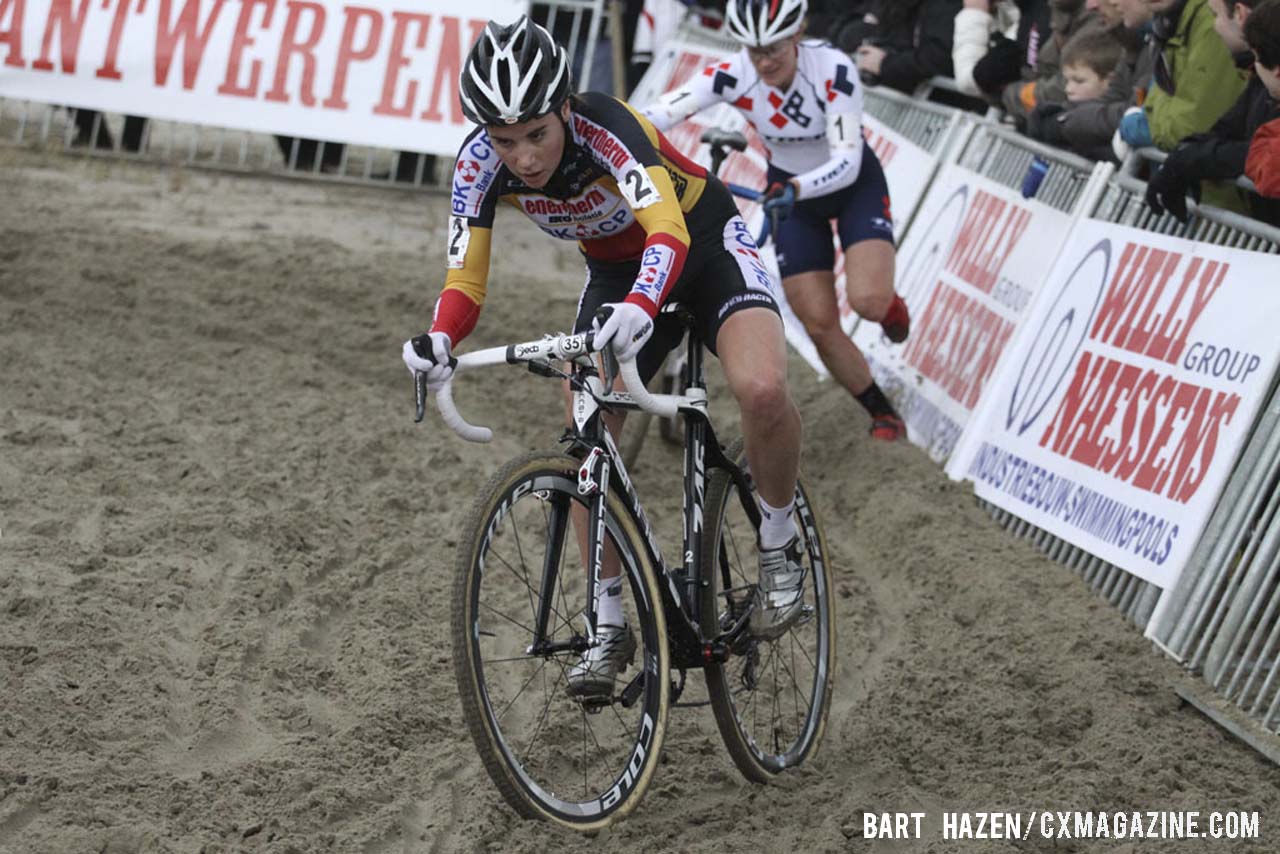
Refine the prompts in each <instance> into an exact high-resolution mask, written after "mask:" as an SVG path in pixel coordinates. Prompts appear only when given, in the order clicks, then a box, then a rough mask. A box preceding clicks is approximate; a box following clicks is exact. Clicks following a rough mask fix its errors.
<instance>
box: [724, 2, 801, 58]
mask: <svg viewBox="0 0 1280 854" xmlns="http://www.w3.org/2000/svg"><path fill="white" fill-rule="evenodd" d="M808 11H809V4H808V2H806V0H729V2H728V3H727V4H726V5H725V10H724V12H725V14H724V28H725V30H726V31H727V32H728V33H729V36H730V37H731V38H732V39H733V40H734V41H736V42H739V43H741V44H743V45H745V46H746V47H765V46H766V45H771V44H773V43H774V42H779V41H782V40H783V39H785V38H786V37H787V36H791V35H795V34H796V33H798V32H800V27H801V26H803V24H804V16H805V15H806V14H807V13H808Z"/></svg>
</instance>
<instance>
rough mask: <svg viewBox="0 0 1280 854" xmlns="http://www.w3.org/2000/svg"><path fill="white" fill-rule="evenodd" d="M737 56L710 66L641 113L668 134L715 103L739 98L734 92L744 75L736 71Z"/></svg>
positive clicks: (660, 97) (662, 96)
mask: <svg viewBox="0 0 1280 854" xmlns="http://www.w3.org/2000/svg"><path fill="white" fill-rule="evenodd" d="M736 61H737V57H734V58H732V59H730V60H726V61H724V62H719V63H717V64H715V65H709V66H707V67H706V68H704V69H703V70H702V71H701V72H699V73H697V74H694V75H693V76H692V77H690V78H689V79H688V80H687V81H685V83H684V84H683V85H681V86H678V87H676V88H675V89H672V90H671V91H670V92H666V93H664V94H662V95H660V96H659V97H658V99H657V100H656V101H654V102H653V103H651V104H649V105H648V106H646V107H645V108H643V109H642V110H640V114H641V115H642V116H644V117H645V118H646V119H648V120H649V121H650V122H652V123H653V126H654V127H656V128H657V129H658V130H660V131H662V132H663V133H666V132H667V131H669V130H671V128H673V127H675V126H676V125H678V124H680V123H681V122H682V121H684V120H685V119H687V118H689V117H690V116H692V115H694V114H695V113H699V112H701V111H702V110H705V109H706V108H707V107H710V106H711V105H712V104H718V103H720V102H721V101H728V100H729V99H730V98H733V97H736V93H735V89H736V87H737V86H738V85H739V83H740V82H741V81H742V79H743V76H742V74H741V72H739V71H738V70H737V68H736Z"/></svg>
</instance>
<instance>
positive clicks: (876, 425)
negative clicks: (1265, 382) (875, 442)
mask: <svg viewBox="0 0 1280 854" xmlns="http://www.w3.org/2000/svg"><path fill="white" fill-rule="evenodd" d="M871 438H872V439H879V440H880V441H882V442H896V441H898V440H899V439H905V438H907V425H906V424H904V423H902V419H901V418H899V417H898V416H896V415H877V416H876V417H875V418H872V419H871Z"/></svg>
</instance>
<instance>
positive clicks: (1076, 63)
mask: <svg viewBox="0 0 1280 854" xmlns="http://www.w3.org/2000/svg"><path fill="white" fill-rule="evenodd" d="M1123 57H1124V46H1123V45H1122V44H1121V43H1120V40H1119V39H1117V38H1116V36H1115V34H1114V33H1113V32H1111V31H1110V30H1099V29H1096V28H1089V29H1085V30H1082V31H1081V32H1079V33H1077V34H1076V35H1075V37H1074V38H1072V39H1071V41H1069V42H1067V45H1066V47H1064V48H1063V50H1062V74H1063V77H1064V79H1065V80H1066V85H1065V88H1066V98H1067V104H1041V105H1040V106H1038V107H1036V109H1035V110H1033V111H1032V113H1031V116H1030V118H1029V120H1028V123H1027V135H1028V136H1030V137H1031V138H1032V139H1038V140H1040V141H1041V142H1047V143H1049V144H1050V145H1056V146H1058V147H1059V148H1067V149H1071V150H1073V151H1075V153H1077V154H1080V155H1083V156H1085V157H1088V158H1091V159H1093V160H1107V159H1110V157H1111V144H1110V142H1109V141H1106V140H1105V139H1101V138H1099V139H1097V140H1094V141H1093V144H1092V145H1081V146H1079V147H1077V146H1076V145H1073V144H1072V142H1071V141H1070V140H1068V139H1067V138H1066V136H1065V134H1064V132H1063V125H1062V123H1061V122H1060V121H1059V120H1058V119H1059V117H1060V116H1061V115H1063V114H1064V113H1065V112H1066V110H1067V109H1068V108H1069V106H1070V105H1072V104H1082V103H1087V102H1096V101H1098V100H1100V99H1102V98H1103V97H1105V96H1106V94H1107V91H1108V90H1109V89H1110V87H1111V85H1112V81H1113V80H1114V78H1115V74H1116V68H1117V67H1119V66H1120V63H1121V60H1122V59H1123Z"/></svg>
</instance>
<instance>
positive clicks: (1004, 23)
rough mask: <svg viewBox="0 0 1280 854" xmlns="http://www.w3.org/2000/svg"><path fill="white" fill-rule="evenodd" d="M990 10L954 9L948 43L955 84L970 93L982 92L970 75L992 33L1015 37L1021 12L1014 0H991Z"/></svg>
mask: <svg viewBox="0 0 1280 854" xmlns="http://www.w3.org/2000/svg"><path fill="white" fill-rule="evenodd" d="M991 5H992V7H993V10H992V11H986V10H984V9H971V8H968V7H966V8H964V9H961V10H960V11H959V12H958V13H956V21H955V33H954V35H953V38H952V45H951V64H952V66H953V67H954V70H955V78H956V85H957V86H959V87H960V91H961V92H964V93H966V94H969V95H981V94H982V90H981V89H979V88H978V84H977V83H975V82H974V79H973V68H974V66H975V65H977V64H978V60H980V59H982V57H984V56H986V54H987V50H988V49H989V47H990V44H991V39H992V37H993V36H994V35H995V34H997V33H998V34H1000V35H1001V36H1003V37H1004V38H1006V39H1008V40H1010V41H1013V40H1014V39H1016V38H1017V37H1018V21H1019V19H1020V17H1021V16H1020V13H1019V10H1018V4H1017V3H1015V2H1014V0H993V2H992V4H991Z"/></svg>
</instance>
